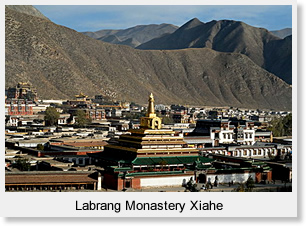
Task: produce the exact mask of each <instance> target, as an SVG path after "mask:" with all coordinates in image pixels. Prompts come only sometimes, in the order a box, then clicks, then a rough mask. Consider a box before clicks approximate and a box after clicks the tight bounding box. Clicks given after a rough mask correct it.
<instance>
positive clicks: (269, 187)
mask: <svg viewBox="0 0 306 226" xmlns="http://www.w3.org/2000/svg"><path fill="white" fill-rule="evenodd" d="M203 185H204V184H198V185H197V188H198V189H199V190H200V192H234V190H235V189H236V188H237V187H238V186H239V185H238V184H234V185H231V186H229V185H228V184H220V185H218V187H213V188H212V189H209V190H204V189H200V188H201V187H202V186H203ZM291 186H292V184H291V183H286V184H285V183H282V182H281V181H276V182H275V184H255V188H254V192H278V191H283V190H282V188H284V187H287V188H290V187H291ZM107 191H113V190H109V189H108V190H107ZM184 191H185V188H184V187H163V188H146V189H140V190H135V189H127V190H126V191H125V192H184Z"/></svg>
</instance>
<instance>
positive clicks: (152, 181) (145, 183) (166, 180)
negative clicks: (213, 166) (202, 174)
mask: <svg viewBox="0 0 306 226" xmlns="http://www.w3.org/2000/svg"><path fill="white" fill-rule="evenodd" d="M190 177H192V179H193V180H194V176H191V175H189V176H173V177H151V178H142V179H140V186H141V187H160V186H180V185H182V184H183V182H185V183H187V182H188V181H189V180H190Z"/></svg>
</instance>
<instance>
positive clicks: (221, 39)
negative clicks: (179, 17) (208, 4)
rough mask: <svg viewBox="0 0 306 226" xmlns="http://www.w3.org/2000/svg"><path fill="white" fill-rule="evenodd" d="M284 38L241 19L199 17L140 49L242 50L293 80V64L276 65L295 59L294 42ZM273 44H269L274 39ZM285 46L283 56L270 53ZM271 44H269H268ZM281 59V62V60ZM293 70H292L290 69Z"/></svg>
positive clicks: (257, 61)
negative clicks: (271, 56) (292, 49)
mask: <svg viewBox="0 0 306 226" xmlns="http://www.w3.org/2000/svg"><path fill="white" fill-rule="evenodd" d="M278 40H281V39H280V38H278V37H276V36H275V35H273V34H272V33H270V32H269V31H268V30H266V29H263V28H256V27H252V26H250V25H247V24H245V23H243V22H240V21H233V20H220V21H215V20H213V21H211V22H208V23H203V22H201V21H199V20H198V19H197V18H194V19H192V20H190V21H188V22H187V23H186V24H184V25H183V26H181V27H180V28H179V29H177V30H176V31H175V32H173V33H172V34H168V35H164V36H162V37H159V38H155V39H152V40H151V41H148V42H146V43H143V44H141V45H140V46H138V47H137V49H143V50H171V49H185V48H204V47H207V48H211V49H213V50H216V51H220V52H232V53H242V54H244V55H246V56H248V57H250V59H251V60H253V61H254V62H255V63H256V64H257V65H259V66H260V67H262V68H264V69H266V70H268V71H269V72H272V73H275V75H277V76H278V77H280V78H281V79H283V80H284V81H286V82H287V83H289V84H291V83H290V82H291V81H292V73H291V68H285V70H275V69H274V68H276V67H280V68H281V67H282V68H283V67H284V66H283V65H282V64H281V62H282V61H291V58H292V53H291V51H290V50H291V43H290V41H287V42H278ZM272 42H273V44H269V43H272ZM278 43H279V44H280V45H287V46H286V47H284V46H283V48H282V49H283V51H284V52H283V53H282V54H281V55H274V56H280V57H281V58H282V59H278V58H277V59H274V62H273V64H272V65H271V64H270V62H271V60H270V59H268V58H266V56H270V55H273V52H275V51H278V49H279V48H280V46H278V45H277V44H278ZM267 46H269V47H267ZM277 62H279V63H277ZM288 72H290V73H288Z"/></svg>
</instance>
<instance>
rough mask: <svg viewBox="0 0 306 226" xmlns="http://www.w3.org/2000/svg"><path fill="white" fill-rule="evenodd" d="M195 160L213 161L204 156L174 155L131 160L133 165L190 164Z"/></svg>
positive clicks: (202, 161)
mask: <svg viewBox="0 0 306 226" xmlns="http://www.w3.org/2000/svg"><path fill="white" fill-rule="evenodd" d="M196 161H200V162H201V163H208V162H212V161H214V160H213V159H209V158H205V157H202V156H175V157H143V158H138V157H137V158H136V159H134V160H133V161H132V163H133V165H161V164H162V163H164V164H166V165H173V164H192V163H194V162H196Z"/></svg>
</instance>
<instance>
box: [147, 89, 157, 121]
mask: <svg viewBox="0 0 306 226" xmlns="http://www.w3.org/2000/svg"><path fill="white" fill-rule="evenodd" d="M151 114H155V110H154V96H153V93H151V94H150V97H149V106H148V113H147V116H150V115H151Z"/></svg>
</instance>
